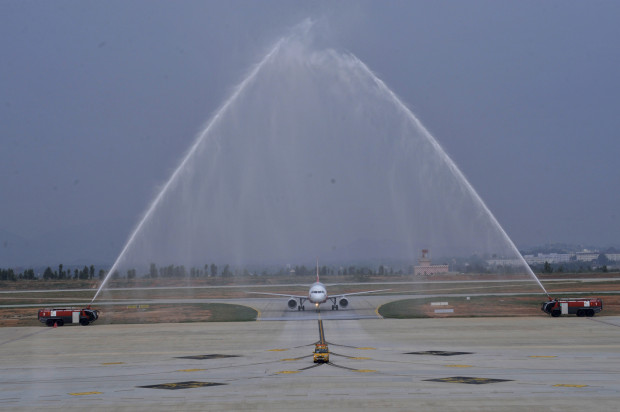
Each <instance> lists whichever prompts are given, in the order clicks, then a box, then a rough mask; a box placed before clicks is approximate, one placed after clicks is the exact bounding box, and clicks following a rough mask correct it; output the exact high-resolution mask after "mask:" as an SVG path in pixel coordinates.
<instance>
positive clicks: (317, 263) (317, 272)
mask: <svg viewBox="0 0 620 412" xmlns="http://www.w3.org/2000/svg"><path fill="white" fill-rule="evenodd" d="M316 281H317V283H318V282H319V260H318V259H317V260H316Z"/></svg>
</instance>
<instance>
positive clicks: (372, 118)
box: [93, 35, 546, 301]
mask: <svg viewBox="0 0 620 412" xmlns="http://www.w3.org/2000/svg"><path fill="white" fill-rule="evenodd" d="M422 248H430V249H432V250H433V251H434V254H435V255H436V256H469V255H476V256H481V257H485V256H497V257H502V258H504V259H505V260H506V261H510V260H513V261H516V262H517V266H519V267H520V270H521V271H522V272H523V273H526V274H528V275H530V276H533V278H534V279H535V280H536V281H537V282H538V284H539V286H540V287H541V288H542V289H543V290H545V289H544V287H543V286H542V284H541V283H540V281H538V279H537V278H536V276H535V275H534V274H533V272H532V271H531V269H530V268H529V266H528V265H527V264H526V263H525V261H524V260H523V258H522V257H521V255H520V253H519V252H518V250H517V248H516V247H515V245H514V243H513V242H512V241H511V239H510V238H509V237H508V235H507V234H506V232H505V231H504V229H503V228H502V227H501V225H500V224H499V222H498V221H497V219H495V217H494V215H493V214H492V213H491V211H490V210H489V209H488V207H487V206H486V205H485V204H484V202H483V201H482V199H481V198H480V196H479V195H478V194H477V192H476V191H475V190H474V189H473V187H472V186H471V184H470V183H469V182H468V181H467V179H466V178H465V176H464V175H463V174H462V173H461V171H460V170H459V169H458V167H457V166H456V164H455V163H454V162H453V161H452V160H451V159H450V158H449V156H448V155H447V154H446V153H445V151H444V150H443V149H442V148H441V146H440V145H439V143H438V142H437V140H436V139H435V138H434V137H433V136H432V135H431V134H430V133H429V132H428V131H427V130H426V129H425V128H424V126H423V125H422V124H421V122H420V121H419V120H418V119H417V117H416V116H415V115H414V114H413V113H412V112H411V111H410V110H409V109H408V108H407V107H406V106H405V105H404V104H403V103H402V101H401V100H400V99H399V98H398V97H397V96H396V94H394V93H393V92H392V91H391V90H390V89H389V88H388V87H387V86H386V85H385V84H384V83H383V82H382V81H381V80H380V79H379V78H378V77H377V76H376V75H375V74H374V73H372V72H371V71H370V70H369V69H368V67H367V66H366V65H365V64H364V63H363V62H361V61H360V60H359V59H357V58H356V57H355V56H354V55H352V54H350V53H341V52H338V51H335V50H332V49H318V48H315V47H313V46H312V44H311V42H309V41H307V40H306V37H304V36H302V35H295V36H290V37H287V38H284V39H282V40H280V41H279V42H277V43H276V45H275V46H274V47H273V48H272V49H271V51H270V52H269V53H268V54H267V55H266V56H265V57H264V58H263V60H262V61H261V62H260V63H259V64H257V65H256V66H255V68H254V69H253V70H252V71H251V72H250V74H249V75H248V76H247V77H246V79H245V80H244V81H243V82H241V83H240V85H239V87H237V88H236V89H235V91H234V93H233V94H232V95H231V97H230V98H229V99H228V100H227V101H226V102H225V103H224V104H223V105H222V107H221V108H220V110H218V112H217V113H216V114H215V115H214V117H213V118H212V119H211V120H210V121H209V123H208V124H207V126H206V128H205V129H204V131H203V132H202V133H201V134H200V135H199V136H198V138H197V139H196V141H195V143H194V145H193V146H192V147H191V149H190V150H189V151H188V153H187V155H186V156H185V157H184V159H183V160H182V162H181V163H180V165H179V167H178V168H177V169H176V170H175V171H174V173H173V174H172V176H171V178H170V179H169V180H168V182H167V183H166V184H165V185H164V187H163V188H162V190H161V191H160V193H159V194H158V195H157V196H156V198H155V199H154V201H153V202H152V203H151V205H150V206H149V208H148V209H147V211H146V213H145V214H144V216H143V218H142V219H141V221H140V222H139V223H138V225H137V226H136V228H135V229H134V231H133V232H132V234H131V236H130V237H129V240H128V241H127V243H126V245H125V246H124V248H123V250H122V252H121V254H120V255H119V257H118V258H117V260H116V262H115V263H114V265H113V267H112V269H111V270H110V271H109V273H108V276H107V277H106V278H105V279H104V282H103V283H102V285H101V286H100V288H99V290H98V291H97V294H96V295H95V297H94V298H93V301H94V300H95V299H96V298H97V296H98V295H99V292H100V291H101V290H102V289H103V288H104V287H105V285H106V283H107V281H108V278H109V276H110V275H111V274H112V273H113V272H114V271H116V270H123V269H124V268H130V267H134V268H135V267H139V268H142V269H144V268H145V267H147V266H148V265H149V264H150V263H156V264H157V265H167V264H184V265H187V266H189V267H191V266H193V265H197V266H200V265H202V264H204V263H206V262H218V263H230V264H232V265H238V266H243V265H246V266H247V265H259V264H268V263H284V262H291V261H295V260H304V259H305V260H308V259H309V258H312V257H315V256H321V260H322V261H330V260H331V261H351V260H355V259H362V258H364V259H368V258H377V259H379V258H384V259H401V260H409V261H410V262H413V261H414V260H415V258H416V257H417V254H418V251H419V250H420V249H422ZM545 293H546V291H545Z"/></svg>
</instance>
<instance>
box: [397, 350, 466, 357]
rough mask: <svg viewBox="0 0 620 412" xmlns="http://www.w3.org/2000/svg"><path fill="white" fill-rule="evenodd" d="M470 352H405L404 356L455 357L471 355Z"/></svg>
mask: <svg viewBox="0 0 620 412" xmlns="http://www.w3.org/2000/svg"><path fill="white" fill-rule="evenodd" d="M471 354H472V352H447V351H443V350H428V351H424V352H406V353H405V355H433V356H455V355H471Z"/></svg>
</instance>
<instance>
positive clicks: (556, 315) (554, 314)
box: [551, 309, 562, 318]
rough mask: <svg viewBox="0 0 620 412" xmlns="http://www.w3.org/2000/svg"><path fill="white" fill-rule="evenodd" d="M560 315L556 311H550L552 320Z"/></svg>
mask: <svg viewBox="0 0 620 412" xmlns="http://www.w3.org/2000/svg"><path fill="white" fill-rule="evenodd" d="M561 314H562V312H560V311H559V310H558V309H555V310H552V311H551V316H553V317H554V318H559V317H560V315H561Z"/></svg>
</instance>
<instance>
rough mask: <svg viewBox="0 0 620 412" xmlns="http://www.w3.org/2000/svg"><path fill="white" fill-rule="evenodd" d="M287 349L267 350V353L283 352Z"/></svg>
mask: <svg viewBox="0 0 620 412" xmlns="http://www.w3.org/2000/svg"><path fill="white" fill-rule="evenodd" d="M287 350H288V349H269V350H268V351H269V352H284V351H287Z"/></svg>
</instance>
